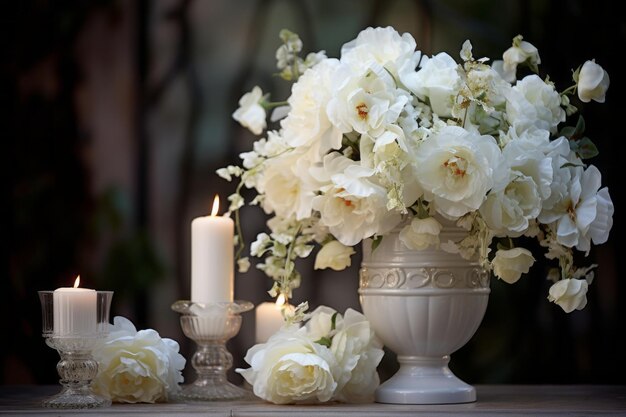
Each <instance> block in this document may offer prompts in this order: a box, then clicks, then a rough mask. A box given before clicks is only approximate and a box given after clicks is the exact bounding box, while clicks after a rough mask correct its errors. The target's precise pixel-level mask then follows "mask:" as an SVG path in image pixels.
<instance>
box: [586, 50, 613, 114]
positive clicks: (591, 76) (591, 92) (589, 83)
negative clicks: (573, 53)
mask: <svg viewBox="0 0 626 417" xmlns="http://www.w3.org/2000/svg"><path fill="white" fill-rule="evenodd" d="M610 82H611V81H610V80H609V73H608V72H606V71H605V70H604V68H602V67H601V66H600V65H598V64H596V61H595V59H594V60H591V61H587V62H585V63H584V64H583V66H582V68H581V69H580V73H579V74H578V98H580V101H582V102H584V103H589V101H590V100H594V101H597V102H598V103H604V96H605V95H606V90H608V89H609V84H610Z"/></svg>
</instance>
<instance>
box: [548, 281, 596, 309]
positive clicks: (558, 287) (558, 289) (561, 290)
mask: <svg viewBox="0 0 626 417" xmlns="http://www.w3.org/2000/svg"><path fill="white" fill-rule="evenodd" d="M588 288H589V284H588V283H587V281H586V280H584V279H562V280H560V281H558V282H557V283H555V284H553V285H552V286H551V287H550V290H549V292H548V294H549V295H548V300H550V301H552V302H553V303H556V304H558V305H559V306H561V308H562V309H563V311H565V312H566V313H571V312H572V311H574V310H582V309H583V308H585V306H586V305H587V289H588Z"/></svg>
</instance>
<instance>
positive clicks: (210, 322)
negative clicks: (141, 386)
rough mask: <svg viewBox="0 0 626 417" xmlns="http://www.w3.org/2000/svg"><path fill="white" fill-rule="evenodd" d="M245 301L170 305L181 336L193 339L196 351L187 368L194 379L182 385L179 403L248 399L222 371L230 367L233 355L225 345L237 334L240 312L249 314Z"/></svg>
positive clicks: (239, 324)
mask: <svg viewBox="0 0 626 417" xmlns="http://www.w3.org/2000/svg"><path fill="white" fill-rule="evenodd" d="M253 308H254V305H253V304H252V303H250V302H249V301H240V300H235V301H234V302H232V303H229V302H223V303H194V302H191V301H187V300H181V301H177V302H175V303H174V304H172V310H174V311H176V312H177V313H180V314H182V316H181V317H180V325H181V327H182V329H183V333H184V334H185V336H187V337H188V338H190V339H191V340H193V341H194V342H195V343H196V345H197V349H196V352H195V353H194V355H193V357H192V358H191V365H192V366H193V368H194V369H195V371H196V374H197V377H196V379H195V381H193V382H192V383H191V384H187V385H184V386H183V387H182V390H181V391H180V393H179V394H178V395H177V397H178V399H180V400H191V401H230V400H242V399H249V398H252V394H251V393H250V392H249V391H247V390H245V389H243V388H240V387H238V386H236V385H234V384H232V383H230V382H228V379H227V378H226V372H227V371H228V370H229V369H230V368H231V367H232V365H233V356H232V355H231V354H230V352H228V350H227V349H226V342H227V341H228V340H229V339H231V338H233V337H234V336H236V335H237V333H239V329H240V328H241V313H244V312H246V311H250V310H252V309H253Z"/></svg>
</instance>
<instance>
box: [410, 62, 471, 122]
mask: <svg viewBox="0 0 626 417" xmlns="http://www.w3.org/2000/svg"><path fill="white" fill-rule="evenodd" d="M422 60H423V62H425V63H423V64H422V66H421V69H420V70H419V71H417V72H414V73H409V74H405V75H404V76H403V79H402V82H403V83H404V84H405V86H406V87H407V88H408V89H409V90H410V91H412V92H413V93H415V95H417V96H418V97H419V98H420V99H421V100H426V99H427V98H428V99H429V100H430V106H431V107H432V110H433V112H434V113H436V114H437V115H438V116H440V117H450V116H451V115H452V107H453V105H454V99H455V97H456V95H457V94H458V92H459V89H460V87H461V78H460V77H459V74H458V73H457V67H458V65H457V63H456V62H455V61H454V59H453V58H452V57H451V56H450V55H448V54H446V53H445V52H441V53H439V54H437V55H435V56H433V57H432V58H430V59H428V58H427V57H423V58H422ZM403 74H404V72H403Z"/></svg>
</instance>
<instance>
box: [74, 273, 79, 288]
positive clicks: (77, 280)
mask: <svg viewBox="0 0 626 417" xmlns="http://www.w3.org/2000/svg"><path fill="white" fill-rule="evenodd" d="M79 285H80V275H76V281H74V288H78V286H79Z"/></svg>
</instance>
